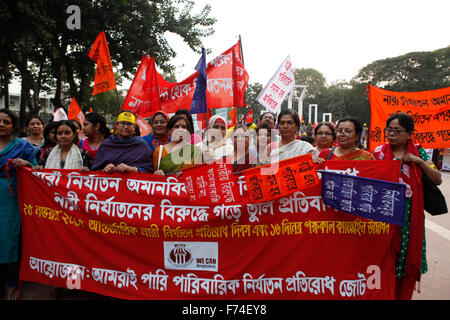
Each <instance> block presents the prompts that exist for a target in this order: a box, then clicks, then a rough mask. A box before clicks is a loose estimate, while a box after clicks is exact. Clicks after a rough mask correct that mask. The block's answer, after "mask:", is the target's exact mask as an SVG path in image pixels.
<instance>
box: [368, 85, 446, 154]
mask: <svg viewBox="0 0 450 320" xmlns="http://www.w3.org/2000/svg"><path fill="white" fill-rule="evenodd" d="M369 102H370V135H369V151H371V152H373V151H374V150H375V148H376V147H377V146H379V145H381V144H383V143H385V142H387V134H386V133H385V132H384V131H383V130H384V128H385V126H386V120H387V118H388V117H389V116H390V115H391V114H392V113H396V112H400V111H402V112H406V113H408V114H409V115H410V116H411V117H412V118H413V119H414V130H415V131H414V134H413V139H414V140H415V142H416V143H421V144H422V146H423V147H424V148H425V149H440V148H450V87H447V88H442V89H437V90H429V91H419V92H395V91H388V90H384V89H380V88H377V87H374V86H372V85H369Z"/></svg>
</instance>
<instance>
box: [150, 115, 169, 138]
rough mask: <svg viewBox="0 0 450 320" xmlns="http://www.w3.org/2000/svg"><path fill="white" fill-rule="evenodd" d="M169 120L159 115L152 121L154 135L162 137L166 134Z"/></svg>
mask: <svg viewBox="0 0 450 320" xmlns="http://www.w3.org/2000/svg"><path fill="white" fill-rule="evenodd" d="M166 128H167V120H166V118H164V116H163V115H162V114H157V115H156V116H155V117H154V118H153V121H152V129H153V134H156V135H162V134H165V133H166Z"/></svg>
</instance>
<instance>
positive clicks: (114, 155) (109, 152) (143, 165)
mask: <svg viewBox="0 0 450 320" xmlns="http://www.w3.org/2000/svg"><path fill="white" fill-rule="evenodd" d="M135 127H136V117H135V116H134V114H133V113H131V112H130V111H122V112H121V113H119V115H118V116H117V120H116V124H115V130H114V134H112V135H111V136H109V137H108V138H107V139H105V140H104V141H103V143H102V144H101V145H100V148H99V149H98V151H97V155H96V156H95V160H94V163H93V165H92V168H91V170H93V171H99V170H103V171H105V172H153V158H152V154H153V153H152V150H151V149H150V147H149V146H148V144H147V143H146V142H145V141H144V140H143V139H142V138H141V137H138V136H135V135H134V133H135Z"/></svg>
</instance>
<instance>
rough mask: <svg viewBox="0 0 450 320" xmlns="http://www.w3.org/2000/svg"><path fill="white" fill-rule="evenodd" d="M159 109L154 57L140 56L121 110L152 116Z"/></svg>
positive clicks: (144, 116) (142, 115)
mask: <svg viewBox="0 0 450 320" xmlns="http://www.w3.org/2000/svg"><path fill="white" fill-rule="evenodd" d="M160 109H161V105H160V102H159V88H158V80H157V72H156V67H155V58H153V57H152V58H151V59H149V58H148V57H147V56H146V55H144V56H143V57H142V60H141V64H140V65H139V68H138V70H137V72H136V74H135V76H134V79H133V82H132V83H131V86H130V89H129V90H128V93H127V96H126V98H125V100H124V102H123V105H122V110H129V111H131V112H133V113H134V114H136V115H140V116H141V117H143V118H146V117H150V116H152V115H153V114H154V113H155V112H156V111H158V110H160Z"/></svg>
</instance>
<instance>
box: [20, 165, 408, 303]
mask: <svg viewBox="0 0 450 320" xmlns="http://www.w3.org/2000/svg"><path fill="white" fill-rule="evenodd" d="M399 165H400V164H399V162H398V161H328V162H327V161H326V162H324V163H323V167H328V168H329V169H333V170H339V171H344V172H348V173H349V174H358V175H359V176H365V177H368V178H374V179H377V178H382V177H383V178H384V177H386V178H387V180H389V181H398V179H399V177H400V175H399V172H400V170H399V168H400V167H399ZM17 172H18V186H19V187H18V188H19V190H18V196H19V205H20V208H21V217H22V242H23V249H22V260H21V269H20V279H21V280H24V281H34V282H39V283H43V284H48V285H53V286H59V287H63V288H67V287H69V288H70V287H72V288H73V287H74V285H75V288H79V289H81V290H86V291H92V292H96V293H100V294H104V295H109V296H113V297H117V298H125V299H261V300H264V299H394V297H395V276H394V272H395V255H394V251H393V249H392V242H393V239H394V238H395V236H396V235H397V234H398V232H399V228H398V227H397V226H394V225H388V224H384V223H381V222H373V221H370V220H367V219H363V218H359V217H355V216H353V215H350V214H346V213H344V212H340V211H335V210H334V209H331V208H328V207H326V206H325V205H324V204H323V202H322V201H321V197H320V194H321V190H320V185H317V186H315V187H312V188H309V189H307V190H304V191H302V192H299V193H296V194H293V195H290V196H287V197H284V198H280V199H278V200H274V201H269V202H267V203H262V204H254V203H251V202H250V200H249V198H248V193H247V192H246V191H245V190H246V189H245V184H241V182H242V176H238V177H236V178H237V181H238V185H239V190H240V191H241V192H242V197H243V199H242V202H235V203H220V204H216V205H211V206H206V207H205V206H193V205H187V198H186V196H185V195H184V194H183V192H182V191H181V189H180V188H179V187H181V185H180V184H179V183H181V180H178V181H177V178H175V177H159V176H154V175H151V174H146V173H129V174H106V173H104V172H89V173H78V172H77V171H74V170H42V171H39V172H34V171H32V170H30V169H28V168H22V169H18V170H17ZM396 173H397V174H396ZM114 179H118V180H114ZM26 190H35V191H36V192H26ZM98 201H100V202H98ZM130 206H131V207H130ZM171 206H177V207H176V208H173V210H172V209H171ZM43 244H45V245H43ZM194 244H195V246H197V247H200V248H202V246H213V247H214V246H216V248H217V251H216V252H217V256H216V257H215V258H212V259H209V258H208V256H207V255H204V256H201V254H204V253H202V252H203V251H201V250H198V249H196V248H195V247H193V246H194ZM175 245H176V247H174V248H179V249H180V251H178V253H177V255H179V254H184V256H185V257H188V258H189V257H191V258H192V257H193V256H194V255H196V258H193V259H191V260H189V261H188V259H187V258H186V259H185V260H174V256H173V255H172V253H174V252H175V251H170V252H169V251H168V252H167V253H165V250H164V248H165V247H166V246H169V248H170V246H175ZM189 246H190V247H189ZM183 247H185V248H190V249H189V250H190V252H189V251H186V250H185V249H183ZM175 253H176V252H175ZM199 255H200V256H199ZM175 258H176V257H175ZM197 258H198V260H197ZM203 258H205V259H203ZM174 263H175V264H176V268H175V267H174V265H175V264H174ZM193 265H195V266H197V268H199V266H200V267H201V268H200V270H199V269H195V270H193V269H190V268H191V267H192V266H193ZM210 265H216V266H217V271H213V270H211V269H209V268H205V266H206V267H208V266H210ZM202 266H204V267H202ZM371 270H372V271H371ZM373 270H376V272H375V273H374V271H373ZM75 276H76V278H75ZM155 277H159V278H155ZM327 277H328V278H327ZM374 277H375V278H378V281H376V282H379V286H377V287H374V286H373V283H374V281H373V280H374ZM237 284H238V286H236V285H237ZM233 290H234V291H233Z"/></svg>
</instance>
